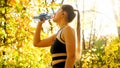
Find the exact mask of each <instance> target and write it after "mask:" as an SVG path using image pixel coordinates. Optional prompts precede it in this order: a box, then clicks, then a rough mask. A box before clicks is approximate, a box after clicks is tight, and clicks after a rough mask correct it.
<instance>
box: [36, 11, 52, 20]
mask: <svg viewBox="0 0 120 68" xmlns="http://www.w3.org/2000/svg"><path fill="white" fill-rule="evenodd" d="M52 15H53V14H50V13H41V14H40V15H38V16H35V17H34V19H35V20H37V21H43V18H44V19H45V20H50V19H51V18H52Z"/></svg>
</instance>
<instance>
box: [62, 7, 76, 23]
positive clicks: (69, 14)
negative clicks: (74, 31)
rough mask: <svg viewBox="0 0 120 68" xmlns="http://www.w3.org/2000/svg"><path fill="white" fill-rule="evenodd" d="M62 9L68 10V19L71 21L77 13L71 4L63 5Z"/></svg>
mask: <svg viewBox="0 0 120 68" xmlns="http://www.w3.org/2000/svg"><path fill="white" fill-rule="evenodd" d="M62 10H63V11H66V12H67V15H68V16H67V21H68V22H71V21H72V20H73V19H74V17H75V13H74V9H73V7H72V6H71V5H62Z"/></svg>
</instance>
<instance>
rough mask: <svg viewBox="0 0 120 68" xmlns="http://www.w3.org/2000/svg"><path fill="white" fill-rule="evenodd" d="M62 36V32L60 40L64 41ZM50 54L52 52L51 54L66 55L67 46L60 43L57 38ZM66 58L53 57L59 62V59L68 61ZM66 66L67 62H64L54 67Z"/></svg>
mask: <svg viewBox="0 0 120 68" xmlns="http://www.w3.org/2000/svg"><path fill="white" fill-rule="evenodd" d="M61 34H62V31H61V33H60V40H62V38H61ZM62 41H64V40H62ZM50 52H51V54H57V53H66V45H65V44H64V43H62V42H61V41H59V39H58V38H56V39H55V41H54V43H53V45H52V46H51V49H50ZM66 58H67V56H58V57H52V60H59V59H66ZM64 65H65V62H62V63H58V64H56V65H54V66H64ZM53 68H54V67H53Z"/></svg>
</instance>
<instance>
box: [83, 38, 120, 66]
mask: <svg viewBox="0 0 120 68" xmlns="http://www.w3.org/2000/svg"><path fill="white" fill-rule="evenodd" d="M103 43H104V40H101V39H99V40H96V42H95V44H97V45H95V46H96V47H95V48H92V49H90V50H84V51H83V55H82V59H81V62H82V67H83V68H119V67H120V61H119V60H120V54H119V53H120V39H119V38H117V39H115V40H113V41H112V42H110V43H109V44H108V45H106V46H105V45H104V44H103Z"/></svg>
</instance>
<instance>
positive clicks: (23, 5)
mask: <svg viewBox="0 0 120 68" xmlns="http://www.w3.org/2000/svg"><path fill="white" fill-rule="evenodd" d="M54 5H56V6H59V4H56V3H54V2H52V4H51V3H45V1H43V0H0V68H16V67H17V68H46V67H47V66H46V65H48V64H49V63H50V61H51V57H50V53H49V48H40V49H39V48H36V47H33V45H32V44H33V35H34V31H35V28H34V27H32V26H31V22H32V18H33V16H34V15H36V14H38V13H40V12H47V11H46V8H53V9H54V8H56V6H54ZM36 8H37V9H36ZM47 36H48V35H47V34H45V33H44V32H42V35H41V38H42V39H44V38H45V37H47ZM43 53H44V54H43Z"/></svg>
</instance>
